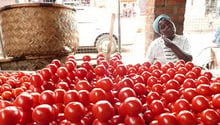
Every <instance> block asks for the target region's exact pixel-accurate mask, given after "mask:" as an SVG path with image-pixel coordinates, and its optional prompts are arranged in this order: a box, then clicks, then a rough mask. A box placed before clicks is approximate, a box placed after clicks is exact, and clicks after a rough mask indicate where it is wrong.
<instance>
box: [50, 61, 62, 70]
mask: <svg viewBox="0 0 220 125" xmlns="http://www.w3.org/2000/svg"><path fill="white" fill-rule="evenodd" d="M51 64H55V65H56V66H57V68H59V67H60V66H61V65H62V63H61V62H60V60H58V59H53V60H52V61H51Z"/></svg>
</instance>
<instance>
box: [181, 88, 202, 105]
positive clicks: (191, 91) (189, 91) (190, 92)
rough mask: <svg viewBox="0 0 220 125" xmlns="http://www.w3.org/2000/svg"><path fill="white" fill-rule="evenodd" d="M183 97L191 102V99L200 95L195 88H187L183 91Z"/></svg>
mask: <svg viewBox="0 0 220 125" xmlns="http://www.w3.org/2000/svg"><path fill="white" fill-rule="evenodd" d="M182 95H183V98H184V99H186V100H187V101H189V102H191V100H192V99H193V98H194V97H195V96H197V95H198V93H197V92H196V89H195V88H186V89H184V90H183V91H182Z"/></svg>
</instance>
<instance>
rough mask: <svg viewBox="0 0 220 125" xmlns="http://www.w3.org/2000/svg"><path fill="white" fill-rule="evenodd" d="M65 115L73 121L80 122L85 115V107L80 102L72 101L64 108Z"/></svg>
mask: <svg viewBox="0 0 220 125" xmlns="http://www.w3.org/2000/svg"><path fill="white" fill-rule="evenodd" d="M64 116H65V118H66V119H67V120H68V121H71V122H73V123H77V122H80V120H81V119H82V118H83V117H84V116H85V108H84V106H83V104H82V103H80V102H70V103H68V104H67V105H66V106H65V108H64Z"/></svg>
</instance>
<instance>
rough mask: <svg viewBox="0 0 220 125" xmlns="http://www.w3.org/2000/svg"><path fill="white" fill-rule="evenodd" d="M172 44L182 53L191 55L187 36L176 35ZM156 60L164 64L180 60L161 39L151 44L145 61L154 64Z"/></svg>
mask: <svg viewBox="0 0 220 125" xmlns="http://www.w3.org/2000/svg"><path fill="white" fill-rule="evenodd" d="M172 42H173V43H174V44H175V45H176V46H178V47H179V48H180V49H181V50H182V51H184V52H186V53H191V46H190V44H189V41H188V39H187V38H186V37H185V36H182V35H176V36H175V37H174V39H173V40H172ZM156 60H158V61H160V62H161V63H162V64H166V63H168V62H174V63H175V62H176V61H178V60H179V58H178V57H177V56H176V55H175V53H174V52H173V51H172V50H171V49H170V48H168V47H166V46H165V45H164V40H163V39H162V38H161V37H159V38H157V39H155V40H154V41H152V42H151V44H150V46H149V47H148V50H147V54H146V60H145V61H148V62H150V63H154V61H156Z"/></svg>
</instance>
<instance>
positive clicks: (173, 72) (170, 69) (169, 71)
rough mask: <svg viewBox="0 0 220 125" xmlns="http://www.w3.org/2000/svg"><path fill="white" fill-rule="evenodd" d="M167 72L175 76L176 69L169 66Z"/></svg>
mask: <svg viewBox="0 0 220 125" xmlns="http://www.w3.org/2000/svg"><path fill="white" fill-rule="evenodd" d="M166 73H167V74H169V75H170V77H171V78H173V77H174V75H175V74H176V69H174V68H169V69H168V70H167V72H166Z"/></svg>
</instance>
